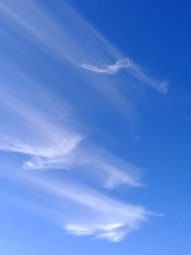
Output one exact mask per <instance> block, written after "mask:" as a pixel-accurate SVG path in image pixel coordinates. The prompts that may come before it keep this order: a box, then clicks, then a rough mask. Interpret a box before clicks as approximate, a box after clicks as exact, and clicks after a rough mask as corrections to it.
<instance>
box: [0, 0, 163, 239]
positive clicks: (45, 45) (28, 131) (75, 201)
mask: <svg viewBox="0 0 191 255" xmlns="http://www.w3.org/2000/svg"><path fill="white" fill-rule="evenodd" d="M62 7H64V8H60V9H62V10H63V17H64V18H63V19H62V20H60V21H59V22H58V20H56V18H55V17H53V16H52V15H51V14H50V13H49V12H48V11H47V10H45V9H44V8H43V6H41V5H39V4H37V2H35V1H31V0H20V1H19V2H16V1H14V0H6V1H4V2H1V3H0V14H1V17H0V20H1V22H2V24H4V26H5V29H6V28H9V29H10V31H14V33H13V34H12V33H10V31H9V29H7V31H6V33H7V36H8V37H10V38H12V37H14V39H15V40H18V41H19V40H20V41H21V42H22V43H23V45H25V47H26V48H27V43H29V44H30V46H29V47H28V51H25V52H24V53H23V52H22V54H20V53H18V52H21V51H18V52H17V49H15V51H14V54H12V55H13V56H14V58H15V59H14V61H15V62H16V63H19V65H18V66H19V68H18V69H19V72H15V75H13V76H12V72H13V70H15V67H13V66H11V67H10V66H9V67H8V69H7V70H6V72H1V73H0V82H1V87H0V113H2V114H1V116H0V122H1V125H0V150H2V151H8V152H13V153H19V154H20V155H21V158H22V160H21V161H22V164H21V165H20V169H19V173H16V171H13V172H11V171H12V170H10V172H11V173H14V174H13V175H12V178H13V179H14V178H17V177H19V178H18V179H19V180H20V181H21V182H22V185H23V186H25V187H28V185H29V186H31V187H38V189H39V190H41V192H42V194H43V199H42V200H43V205H42V207H40V206H36V207H37V210H38V209H39V210H40V211H46V212H47V213H50V214H52V215H56V217H57V216H58V215H59V218H60V222H61V224H62V225H63V226H64V229H65V230H66V231H67V232H69V233H71V234H74V235H79V236H80V235H91V236H93V237H95V238H101V239H107V240H109V241H112V242H118V241H120V240H122V239H123V238H124V236H125V235H126V234H128V233H129V232H131V231H133V230H135V229H138V228H139V226H140V224H141V223H142V222H143V221H145V220H146V219H147V218H148V216H149V213H148V212H147V210H146V209H145V208H144V207H142V206H137V205H132V204H128V203H126V202H121V201H118V200H116V199H112V198H110V197H108V196H106V195H104V194H101V193H100V192H98V191H95V190H93V189H91V188H88V185H89V184H88V183H87V184H86V185H80V184H78V183H77V182H75V181H73V182H67V181H66V179H65V176H64V174H63V175H61V178H60V172H62V173H63V172H64V171H58V172H59V174H58V173H57V174H58V175H57V177H56V178H51V179H49V178H48V177H47V176H48V174H49V172H50V171H41V173H40V174H39V175H36V172H37V170H47V169H48V170H54V169H57V170H58V169H59V170H66V169H70V170H72V171H71V172H75V171H76V172H77V171H83V174H82V177H83V175H84V176H85V178H84V179H83V178H82V177H81V179H80V180H81V182H85V181H84V180H85V179H87V178H92V176H93V178H94V177H95V176H96V178H98V179H100V180H101V184H102V186H103V187H105V188H107V189H110V191H111V189H112V188H114V187H116V186H119V185H122V184H124V185H128V186H131V187H139V186H142V182H141V180H140V171H141V170H140V169H139V168H138V167H135V166H133V165H132V164H130V163H128V162H126V161H125V160H122V159H120V158H119V157H117V156H115V155H114V154H112V153H110V152H109V151H108V150H107V144H106V145H105V146H104V148H103V147H102V146H98V145H96V142H95V141H94V142H93V141H92V140H91V138H90V137H88V135H87V133H88V132H82V131H81V129H80V128H79V127H83V128H84V129H83V128H82V130H87V129H86V128H85V127H84V126H85V124H84V123H83V120H82V118H80V117H81V115H80V114H81V111H82V109H83V108H86V110H88V111H90V112H91V113H95V112H97V113H98V114H99V111H101V110H102V109H105V108H104V107H105V105H107V104H108V105H109V106H112V107H111V108H112V109H111V112H113V110H114V111H116V109H117V111H116V112H119V113H120V114H121V113H123V116H125V117H126V116H128V117H129V116H131V117H132V116H133V115H135V112H136V110H135V108H136V106H135V103H134V101H133V96H134V93H135V90H133V85H134V83H137V84H139V85H140V86H141V84H144V85H149V86H151V87H153V88H154V89H156V90H158V91H159V92H162V93H166V92H167V90H168V89H167V84H166V83H165V82H161V81H158V80H155V79H153V78H152V77H150V75H148V74H147V73H146V72H145V71H144V70H143V68H141V67H140V66H138V65H136V64H135V63H134V62H133V61H131V60H129V58H127V57H126V56H124V54H122V53H121V52H120V51H119V50H118V49H116V48H115V47H113V46H112V45H111V43H109V42H108V41H107V40H106V39H105V38H104V37H103V36H101V35H100V34H99V33H98V32H97V31H96V30H95V29H94V28H93V27H92V26H90V25H89V24H88V22H86V21H85V20H84V19H83V18H82V17H81V16H80V15H79V14H78V13H77V12H76V11H74V10H73V9H72V8H71V7H70V6H69V5H68V4H66V3H65V1H63V2H62ZM10 41H11V40H10ZM12 44H13V43H11V42H10V45H12ZM31 45H33V47H32V49H31ZM37 48H38V54H39V52H41V53H42V54H43V55H42V56H43V58H44V55H45V56H47V55H48V58H49V61H50V63H49V65H50V66H51V67H52V68H49V69H46V68H45V69H43V71H44V72H41V71H42V69H39V70H37V69H38V68H37V67H35V64H34V65H32V67H31V69H32V72H31V73H32V74H33V75H32V76H35V75H34V73H35V72H33V71H34V70H33V69H35V70H36V72H37V73H38V74H37V75H36V76H37V77H39V76H40V78H42V77H43V78H42V80H43V79H44V83H43V84H39V83H36V82H33V78H34V80H35V78H37V77H32V79H30V78H29V76H30V75H31V74H30V75H29V74H27V72H28V70H27V68H25V66H22V63H21V62H19V61H20V58H22V59H23V63H28V62H29V63H30V61H31V56H33V53H34V52H33V51H36V49H37ZM29 49H30V50H29ZM10 52H11V51H9V53H10ZM0 54H1V55H3V56H4V53H3V51H1V50H0ZM12 55H11V54H10V56H12ZM34 55H35V54H34ZM8 56H9V54H7V56H6V58H8V59H9V57H8ZM16 56H17V57H16ZM33 57H34V56H33ZM33 60H34V59H33ZM35 60H36V62H35V63H37V62H40V63H41V64H42V66H44V61H42V59H41V58H39V57H38V56H35ZM12 61H13V58H12ZM55 62H56V63H57V65H58V66H59V68H60V69H61V71H58V70H56V71H55V70H52V69H54V68H53V67H54V64H55ZM20 65H21V66H22V67H20ZM45 66H46V65H45ZM45 70H46V71H45ZM68 70H69V74H68ZM120 71H123V72H124V73H125V75H124V76H120ZM2 73H4V75H2ZM21 73H25V75H21ZM39 74H40V75H39ZM57 75H59V76H60V77H61V78H60V80H62V82H59V83H56V76H57ZM73 76H74V78H73ZM10 77H13V78H12V79H10ZM47 77H51V78H52V83H51V84H49V86H50V91H54V90H55V88H59V89H58V91H57V93H55V95H54V96H50V94H51V92H50V91H48V90H47V89H46V87H47V84H46V82H47V80H48V78H47ZM46 78H47V79H46ZM37 80H38V79H37ZM123 83H125V86H127V87H128V90H127V91H125V93H124V90H123V89H122V88H121V87H122V86H121V85H122V84H123ZM130 88H131V89H130ZM87 90H88V93H87V92H86V91H87ZM60 91H61V92H62V93H61V94H62V95H61V99H62V100H61V102H60V101H59V102H60V106H61V108H62V109H64V110H63V111H62V114H61V115H62V117H61V118H60V115H59V113H58V112H57V111H55V109H54V107H53V105H56V102H57V101H58V95H57V94H58V93H60ZM73 94H75V97H74V96H73ZM79 98H80V99H81V100H79V102H80V103H77V100H78V99H79ZM66 101H67V103H66ZM100 102H101V104H100ZM67 105H69V106H70V107H71V108H73V109H75V110H76V113H77V115H78V118H75V117H74V116H73V115H72V113H71V112H70V110H69V109H70V107H68V108H67ZM98 105H99V107H100V108H99V110H97V108H96V107H97V106H98ZM100 105H103V106H104V107H103V108H101V106H100ZM109 108H110V107H109ZM82 115H83V114H82ZM4 116H6V117H4ZM84 116H85V115H84ZM84 116H83V117H84ZM115 116H116V115H115ZM84 118H85V117H84ZM71 119H72V121H71ZM116 120H117V117H116ZM88 121H90V122H91V120H89V119H88V120H87V122H88ZM87 122H86V123H87ZM98 125H99V124H98ZM13 163H14V162H12V164H13ZM22 167H23V168H24V169H25V170H34V171H22V170H21V168H22ZM73 170H75V171H73ZM17 171H18V169H17ZM80 173H81V172H80ZM5 175H6V173H5ZM13 176H14V177H13ZM71 178H73V177H71ZM74 179H78V178H77V175H76V176H75V177H74ZM59 180H60V181H59ZM89 180H90V179H89ZM86 182H87V181H86ZM96 185H97V183H96ZM96 185H95V186H96ZM96 189H99V187H98V185H97V186H96ZM47 200H48V201H49V202H48V203H47ZM66 201H67V203H69V206H68V211H67V212H68V213H64V210H63V207H62V206H63V204H64V203H65V202H66ZM32 206H34V204H32ZM43 207H44V209H43ZM84 216H85V217H84ZM84 219H85V220H84Z"/></svg>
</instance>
